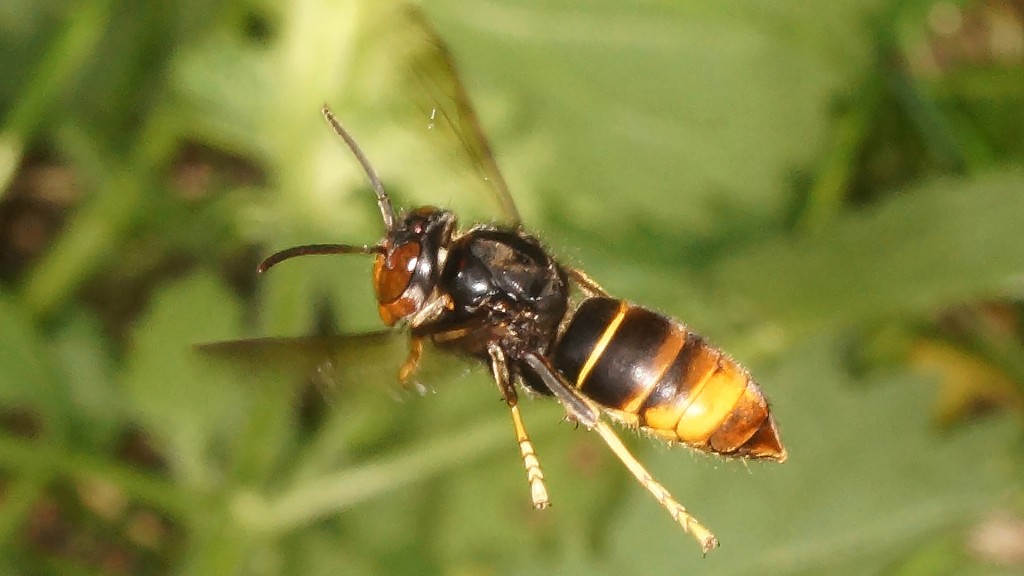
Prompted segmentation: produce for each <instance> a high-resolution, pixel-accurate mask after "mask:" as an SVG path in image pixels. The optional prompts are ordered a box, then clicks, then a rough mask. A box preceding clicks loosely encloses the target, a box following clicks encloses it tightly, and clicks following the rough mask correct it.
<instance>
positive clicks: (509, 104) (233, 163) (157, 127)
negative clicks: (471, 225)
mask: <svg viewBox="0 0 1024 576" xmlns="http://www.w3.org/2000/svg"><path fill="white" fill-rule="evenodd" d="M422 10H423V13H424V14H425V19H424V20H423V22H429V23H430V25H431V26H433V27H435V28H436V30H437V32H438V34H439V36H440V38H441V39H442V40H443V42H445V43H446V44H447V46H448V47H449V49H450V50H451V53H452V55H453V57H454V60H455V61H456V63H457V64H458V66H459V72H460V74H461V78H462V81H463V82H464V83H465V85H466V87H467V90H468V93H469V95H470V97H471V99H472V100H473V102H474V104H475V105H476V108H477V111H478V112H479V116H480V119H481V123H482V126H483V130H484V132H486V133H487V134H488V135H489V136H490V139H491V142H492V143H493V145H494V148H495V150H496V152H497V159H498V163H499V164H500V165H501V166H502V168H503V171H504V172H505V176H506V178H507V179H508V180H509V182H510V185H511V188H512V191H513V195H514V198H515V200H516V202H517V203H518V206H519V209H520V210H521V212H522V213H523V216H524V220H525V221H526V223H527V225H528V227H529V228H530V229H531V230H534V231H536V233H537V234H538V235H539V236H540V237H541V238H543V239H544V241H545V242H546V243H547V244H548V245H549V246H550V247H551V249H552V251H553V252H554V253H555V254H558V255H559V257H560V258H561V259H562V260H563V261H564V262H567V263H571V264H573V265H578V266H581V267H583V268H584V269H586V270H587V271H589V272H590V273H591V275H592V276H593V277H594V278H595V279H597V280H598V281H599V282H601V283H603V284H604V286H605V287H606V288H607V289H609V290H610V291H612V292H613V293H614V294H617V295H620V296H622V297H625V298H628V299H630V300H633V301H636V302H641V303H644V304H646V305H649V306H651V307H653V308H655V309H658V310H661V311H664V312H666V313H669V314H671V315H673V316H676V317H678V318H681V319H684V320H685V321H686V322H687V323H688V324H689V325H690V326H691V327H692V328H694V329H695V330H697V331H699V332H701V333H702V334H704V335H705V336H707V337H708V338H709V339H710V340H712V341H713V342H716V343H717V344H718V345H720V346H721V347H722V348H723V349H725V350H728V351H729V352H730V353H731V354H732V355H733V356H734V357H735V358H737V359H738V360H740V361H741V362H743V363H744V364H745V365H746V366H747V367H748V368H749V369H750V370H751V371H752V372H753V373H754V374H755V376H756V378H757V379H758V381H759V382H760V383H761V385H762V387H763V388H764V390H765V392H766V394H767V395H768V396H769V398H770V399H771V401H772V402H773V407H774V411H775V414H776V419H777V421H778V422H779V427H780V430H781V434H782V438H783V440H784V441H785V443H786V445H787V448H788V450H789V455H790V458H789V461H788V462H786V463H785V464H784V465H770V464H764V465H762V464H750V465H744V464H743V463H738V462H727V461H722V460H719V459H714V458H707V457H703V456H700V455H693V454H691V453H689V452H688V451H687V450H684V449H681V448H668V447H665V446H663V445H660V444H657V443H655V442H652V441H649V440H646V439H645V438H641V437H639V436H637V435H636V434H633V433H630V432H626V433H625V434H624V436H625V439H626V441H627V442H628V443H629V444H630V445H631V446H633V447H634V448H635V450H636V452H637V453H638V455H640V456H641V457H642V458H643V459H644V461H645V462H646V463H647V464H648V465H649V467H650V468H651V470H652V472H653V473H654V474H655V475H656V476H657V477H658V478H659V479H660V480H661V481H662V482H663V483H664V484H665V485H666V486H667V487H668V488H669V489H670V490H672V491H673V492H674V493H675V494H676V496H677V497H679V499H680V500H682V501H683V502H684V503H685V504H687V505H688V507H689V508H690V510H691V511H692V512H693V513H694V514H696V515H697V516H698V517H699V518H700V519H701V520H702V521H704V523H706V524H707V525H708V526H709V527H710V528H711V529H712V530H713V531H715V533H716V534H717V535H718V537H719V539H720V540H721V542H722V546H721V548H720V549H718V550H715V551H713V552H712V553H710V554H709V555H708V556H707V558H704V559H702V558H701V556H700V553H699V549H698V547H697V546H696V545H695V544H694V543H693V542H692V541H691V539H690V538H689V537H688V536H687V535H685V534H683V533H682V532H681V531H680V530H679V529H678V527H677V526H675V525H674V524H673V523H672V521H671V520H670V519H669V518H668V517H667V515H666V514H665V513H664V511H663V510H662V509H661V508H660V507H659V506H658V505H657V504H656V503H655V502H654V501H653V500H652V499H651V498H650V497H649V496H648V495H647V494H646V493H645V492H644V491H643V490H642V489H640V488H639V487H638V486H636V485H635V483H634V482H633V480H632V478H631V477H629V476H628V474H627V473H626V472H625V471H624V470H623V469H622V468H621V466H620V465H619V463H618V462H617V461H616V460H615V459H614V458H613V457H612V456H611V455H610V454H608V453H607V451H606V450H605V449H604V446H603V445H602V444H601V443H600V440H599V439H598V438H597V437H596V436H595V435H592V434H588V433H587V432H586V431H585V430H582V429H579V430H576V429H574V428H573V426H571V425H569V424H566V423H564V422H562V421H561V418H562V415H563V414H564V412H563V411H562V410H561V408H560V407H559V406H558V405H557V404H555V403H554V402H550V401H536V402H531V401H527V402H525V403H524V407H523V410H524V416H525V418H526V420H527V425H528V426H529V428H530V430H531V432H532V434H533V439H534V443H535V445H536V446H537V450H538V453H539V456H540V458H541V462H542V464H543V466H544V470H545V473H546V477H547V479H548V487H549V490H550V492H551V496H552V500H553V502H554V506H553V508H552V509H551V510H548V511H545V512H535V511H533V510H532V509H531V508H530V506H529V497H528V491H527V485H526V482H525V478H524V474H523V471H522V467H521V462H520V460H519V456H518V451H517V449H516V446H515V443H514V439H513V436H512V431H511V426H510V425H509V422H508V414H507V410H506V409H505V408H504V406H503V405H502V404H501V402H500V401H499V395H498V394H497V391H496V390H495V389H494V388H493V384H491V383H489V382H488V379H487V377H486V374H483V373H482V372H481V371H480V370H470V369H469V368H460V367H459V366H456V367H455V369H454V372H453V371H451V370H450V369H449V368H450V367H441V366H439V367H438V368H437V370H436V371H435V372H434V374H435V375H436V376H435V377H434V378H433V379H430V378H428V377H429V376H430V372H429V371H428V373H427V374H426V375H425V376H424V380H425V382H424V383H425V384H427V389H428V392H427V393H426V394H425V395H423V397H419V395H417V394H415V393H410V392H407V391H403V390H401V389H400V388H398V387H397V385H396V384H395V378H394V374H395V370H396V368H397V366H398V364H399V363H400V362H401V360H402V354H403V351H402V349H401V346H398V347H397V348H398V349H397V350H390V351H383V352H382V351H371V350H353V351H349V353H348V354H347V355H345V356H344V357H339V358H336V359H335V360H336V361H335V362H333V363H331V364H320V365H311V364H308V363H306V360H305V358H304V357H303V355H302V354H296V355H292V356H289V355H288V354H282V355H281V357H276V356H275V357H270V356H269V355H267V354H261V353H251V354H249V356H248V357H244V356H245V355H244V354H243V355H240V356H243V357H240V358H236V359H235V360H236V361H232V359H230V358H229V359H228V361H226V362H225V361H222V360H223V358H214V359H212V360H211V358H209V357H208V355H202V354H197V353H196V351H195V349H194V348H193V345H195V344H197V343H203V342H213V341H220V340H227V339H232V338H239V337H254V336H297V335H303V334H309V333H313V332H317V331H320V332H323V331H325V330H327V331H338V332H347V331H365V330H371V329H375V328H377V327H379V321H378V320H377V319H376V312H375V309H374V305H373V297H372V293H371V290H370V282H369V263H368V261H366V260H365V259H363V258H359V257H348V258H345V257H337V258H331V259H323V258H319V259H318V258H309V259H303V260H297V261H295V262H289V263H288V264H287V265H283V266H281V267H279V268H275V269H274V271H273V273H270V274H267V275H266V276H265V277H263V278H260V279H259V281H258V282H257V278H256V277H255V274H254V272H253V270H254V267H255V265H256V263H257V262H258V261H259V260H260V259H261V257H263V256H265V255H267V254H269V253H270V252H271V251H274V250H277V249H281V248H284V247H287V246H291V245H294V244H297V243H305V242H351V243H372V242H375V241H376V240H377V238H378V237H379V235H380V234H381V230H382V226H381V224H380V221H379V215H378V214H377V213H376V206H375V205H374V203H373V200H372V197H371V196H370V193H369V191H368V187H367V185H366V184H365V179H364V177H363V175H362V174H361V173H360V171H359V170H358V166H357V165H356V163H355V162H354V160H353V159H352V158H351V155H350V154H349V153H348V151H347V150H346V149H345V148H344V147H343V146H342V145H341V144H340V143H339V142H338V141H337V140H336V138H335V137H334V136H333V134H331V133H330V130H329V129H328V128H327V127H326V125H325V124H324V123H323V121H322V119H321V118H320V115H319V107H320V105H321V104H322V103H324V102H328V103H330V104H331V105H332V106H333V107H334V108H335V112H336V113H337V114H338V116H339V117H340V118H341V119H342V120H343V121H344V122H345V123H346V125H347V126H348V127H349V128H350V129H351V130H352V131H353V132H354V133H355V135H356V137H357V138H358V139H359V141H360V142H361V144H362V146H363V147H364V149H365V150H366V152H367V154H368V155H369V157H370V159H371V160H372V161H373V162H374V164H375V165H376V167H377V169H378V170H379V171H380V172H381V174H382V175H383V177H384V180H385V183H386V184H387V185H388V186H389V187H390V189H391V191H392V194H393V195H394V196H395V198H396V202H397V203H398V204H399V205H416V204H420V203H433V204H439V205H443V206H446V207H450V208H452V209H453V210H456V211H457V212H458V213H459V214H460V215H461V217H462V218H463V222H464V223H468V222H474V221H487V220H489V219H495V218H497V217H498V216H499V215H498V214H497V212H496V210H495V204H494V198H493V194H492V193H490V192H489V191H488V190H489V188H488V186H486V183H483V182H482V178H481V177H480V175H479V173H477V172H476V171H475V170H474V169H473V166H472V165H471V163H469V162H467V161H466V155H465V154H463V153H461V152H460V143H459V142H458V141H456V140H454V139H452V138H451V133H450V132H446V131H445V130H444V128H445V126H442V125H440V124H437V125H435V123H433V122H432V121H431V120H430V113H431V112H432V111H435V110H436V109H435V108H432V107H431V104H430V102H431V101H432V100H433V101H436V102H437V103H438V104H437V105H438V106H442V107H443V106H444V105H445V104H444V99H445V98H447V97H450V96H452V91H451V87H452V85H451V84H450V78H446V77H445V76H444V73H445V71H444V70H443V67H438V66H437V65H436V64H437V62H436V60H434V59H432V57H431V54H433V53H436V51H437V50H439V49H440V48H439V46H438V45H432V44H431V40H430V38H429V36H426V35H425V32H424V28H423V27H422V24H423V22H420V21H419V19H418V18H417V17H415V16H414V15H413V13H410V12H409V11H408V10H407V9H406V8H404V7H402V6H398V5H392V4H388V3H378V2H371V1H366V2H348V1H344V0H299V1H296V2H283V1H275V0H260V1H249V2H246V1H223V2H201V1H197V0H181V1H179V2H160V1H157V0H149V1H146V0H139V1H136V2H113V1H109V0H89V1H82V2H69V1H59V0H6V1H5V2H4V3H3V6H2V7H0V30H2V33H0V56H2V57H0V572H2V573H9V574H95V575H100V574H103V575H106V574H209V575H217V574H307V575H318V574H325V575H326V574H385V573H386V574H446V575H449V574H450V575H459V576H463V575H491V574H527V573H559V574H586V575H588V576H594V575H599V574H608V575H612V574H615V575H618V574H624V573H626V574H631V573H644V574H670V573H671V574H677V573H687V574H695V573H707V574H753V573H757V574H891V575H908V576H909V575H920V574H958V575H959V574H1022V573H1024V443H1022V431H1024V426H1022V424H1024V420H1022V406H1024V344H1022V341H1024V340H1022V335H1024V327H1022V321H1024V306H1022V297H1024V232H1022V225H1024V168H1022V158H1024V138H1022V136H1021V135H1022V134H1024V4H1022V3H1021V2H1008V1H1007V2H998V1H991V2H981V1H975V2H932V1H914V0H911V1H904V2H895V1H888V2H887V1H883V0H877V1H858V2H854V1H843V0H839V1H834V2H827V3H825V2H821V3H779V2H767V1H735V2H716V1H704V0H700V1H691V2H686V3H680V5H675V4H674V3H670V2H665V3H655V2H647V3H638V4H636V5H631V4H628V3H621V2H616V1H611V0H602V1H596V2H595V1H590V0H586V1H585V0H563V1H547V2H535V3H534V2H521V1H516V0H453V1H450V2H442V1H440V0H427V1H425V2H424V3H423V6H422ZM424 50H425V51H424ZM431 50H433V51H434V52H431ZM432 88H433V90H432ZM440 109H442V110H443V109H444V108H440ZM310 370H312V375H310ZM303 383H305V386H304V385H303Z"/></svg>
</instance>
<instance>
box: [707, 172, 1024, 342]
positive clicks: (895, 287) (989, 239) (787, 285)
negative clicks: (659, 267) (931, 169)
mask: <svg viewBox="0 0 1024 576" xmlns="http://www.w3.org/2000/svg"><path fill="white" fill-rule="evenodd" d="M1022 189H1024V173H1022V172H1019V171H1007V172H1003V173H993V174H989V175H987V176H984V177H978V178H970V179H968V178H962V179H955V178H949V179H942V180H937V181H934V182H931V183H928V184H924V185H921V186H919V187H918V188H917V189H916V190H911V191H908V192H906V193H904V194H901V195H898V196H895V197H893V198H892V199H891V200H888V201H885V202H883V203H881V204H880V205H878V206H874V207H870V208H868V209H865V210H863V211H861V212H859V213H858V212H852V211H851V212H848V213H847V215H846V216H845V217H844V218H842V219H841V220H840V221H838V222H836V224H835V225H834V226H832V227H830V228H829V230H828V231H827V232H825V233H822V234H821V235H815V236H808V237H805V238H797V239H789V238H777V239H775V240H773V241H770V242H765V243H762V244H761V245H758V246H754V247H751V248H749V249H748V250H745V251H743V252H740V253H738V254H736V255H735V256H732V257H729V258H726V259H725V260H723V261H722V262H721V263H720V264H719V265H717V266H716V267H715V270H714V271H713V276H712V284H711V289H712V291H714V292H716V293H718V294H720V295H721V296H722V298H723V300H724V302H725V303H726V304H727V305H728V306H726V308H732V309H733V310H734V311H735V312H736V313H739V314H750V315H752V316H753V317H755V318H765V319H771V321H772V322H773V323H775V324H777V325H779V326H781V327H784V328H787V329H810V328H821V327H826V326H829V325H835V324H843V323H850V322H855V321H859V320H864V319H871V318H874V319H878V318H880V317H884V316H885V315H888V314H895V313H898V312H902V313H907V312H912V313H928V312H931V311H933V310H936V309H939V308H941V307H944V306H950V305H953V304H957V303H959V302H963V301H966V300H968V299H971V298H979V297H980V298H985V297H989V296H993V295H997V294H1000V293H1002V292H1004V291H1006V290H1007V289H1008V288H1009V287H1010V286H1011V282H1012V279H1013V278H1015V277H1017V276H1019V275H1020V274H1021V273H1022V272H1024V251H1022V250H1021V249H1020V247H1021V244H1020V240H1019V238H1020V222H1021V218H1022V217H1024V194H1021V193H1020V191H1021V190H1022ZM797 303H798V305H797Z"/></svg>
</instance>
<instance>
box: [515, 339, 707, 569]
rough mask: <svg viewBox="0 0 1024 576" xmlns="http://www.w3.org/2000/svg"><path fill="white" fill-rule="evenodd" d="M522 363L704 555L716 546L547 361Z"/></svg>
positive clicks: (534, 356)
mask: <svg viewBox="0 0 1024 576" xmlns="http://www.w3.org/2000/svg"><path fill="white" fill-rule="evenodd" d="M523 362H524V363H525V364H526V366H527V367H529V368H530V369H531V370H533V372H534V373H535V374H536V375H537V376H538V377H540V379H541V380H542V381H543V382H544V384H545V385H546V386H547V387H548V388H549V389H550V390H551V392H552V393H554V395H555V396H557V397H558V399H559V401H561V402H562V405H563V406H565V409H566V411H568V412H569V415H570V416H572V417H573V418H575V419H576V420H577V421H578V422H579V423H581V424H583V425H584V426H586V427H587V428H590V429H592V430H595V431H596V432H597V433H598V434H599V435H600V436H601V439H602V440H604V443H605V444H607V445H608V448H610V449H611V451H612V453H614V454H615V456H617V457H618V458H619V460H621V461H622V463H623V464H624V465H625V466H626V469H627V470H629V471H630V473H632V474H633V476H634V477H635V478H636V479H637V481H638V482H640V485H641V486H643V487H644V488H646V489H647V491H648V492H650V493H651V495H652V496H654V499H655V500H657V501H658V503H659V504H661V505H662V506H663V507H664V508H665V509H666V510H668V513H669V515H670V516H672V519H673V520H675V521H676V522H678V523H679V525H680V526H682V527H683V530H686V531H687V532H689V533H690V534H691V535H693V537H694V538H695V539H696V540H697V542H698V543H699V544H700V546H701V549H702V550H703V551H704V553H705V554H707V553H708V552H709V551H710V550H712V549H713V548H716V547H717V546H718V539H717V538H715V535H714V534H712V533H711V531H710V530H708V529H707V528H706V527H704V525H703V524H701V523H700V522H699V521H698V520H697V519H696V518H694V517H693V516H691V515H690V513H689V512H687V511H686V507H685V506H683V505H682V504H680V503H679V502H678V501H677V500H676V499H675V498H673V497H672V494H670V493H669V491H668V490H666V489H665V487H664V486H662V485H661V484H659V483H658V481H657V480H655V479H654V477H653V476H651V473H650V472H648V471H647V469H646V468H644V465H643V464H641V463H640V461H639V460H637V459H636V457H635V456H633V454H632V453H631V452H630V451H629V448H626V445H625V444H623V443H622V440H620V439H619V436H618V435H617V434H616V433H615V431H614V430H612V428H611V427H610V426H608V424H607V423H605V422H604V421H603V420H601V418H600V412H599V411H598V409H597V408H596V407H594V405H593V404H592V403H591V402H590V401H589V400H587V399H586V398H585V397H583V396H582V395H580V393H579V392H578V391H577V390H576V389H575V388H573V387H572V386H569V385H567V384H566V383H565V382H564V381H563V380H562V377H561V376H559V375H558V372H556V371H555V369H554V367H553V366H551V363H550V362H549V361H548V360H547V359H546V358H544V357H542V356H539V355H537V354H527V355H526V357H525V358H523Z"/></svg>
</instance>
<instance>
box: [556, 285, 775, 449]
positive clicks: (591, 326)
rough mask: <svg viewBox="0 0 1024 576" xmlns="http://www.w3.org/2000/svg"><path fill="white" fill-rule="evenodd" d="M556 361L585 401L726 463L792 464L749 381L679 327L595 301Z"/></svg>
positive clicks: (575, 322)
mask: <svg viewBox="0 0 1024 576" xmlns="http://www.w3.org/2000/svg"><path fill="white" fill-rule="evenodd" d="M552 357H553V362H554V365H555V367H556V368H557V369H558V370H559V371H560V372H561V373H562V374H563V375H564V376H565V377H566V379H567V380H568V381H569V382H571V383H572V384H573V385H575V386H576V388H577V389H578V390H579V391H580V392H581V393H582V394H583V395H585V396H586V397H588V398H590V399H591V400H593V401H594V402H596V403H598V404H600V405H601V406H603V407H604V408H606V409H608V410H609V411H611V412H612V413H615V412H617V413H619V415H620V417H621V418H622V419H623V420H625V421H627V422H629V423H633V424H636V425H638V426H640V427H641V428H643V429H645V430H646V431H648V432H650V433H652V434H654V435H655V436H658V437H660V438H663V439H665V440H668V441H670V442H682V443H684V444H687V445H688V446H690V447H692V448H695V449H697V450H701V451H704V452H711V453H714V454H720V455H723V456H737V457H746V458H766V459H772V460H778V461H782V460H785V458H786V451H785V449H784V448H783V447H782V444H781V442H780V441H779V437H778V431H777V429H776V427H775V421H774V419H773V418H772V416H771V412H770V410H769V407H768V403H767V401H766V400H765V399H764V395H762V394H761V388H760V387H759V386H758V385H757V384H756V383H755V382H754V381H753V379H751V377H750V374H748V373H747V371H746V370H745V369H744V368H743V367H742V366H740V365H739V364H737V363H736V362H735V361H733V360H732V359H731V358H729V357H728V356H726V355H725V354H724V353H722V351H721V350H719V349H717V348H715V347H714V346H711V345H710V344H708V343H707V342H706V341H705V340H704V339H703V338H702V337H700V336H699V335H697V334H695V333H693V332H690V331H689V330H688V329H687V328H686V326H684V325H683V324H682V323H680V322H678V321H676V320H673V319H671V318H668V317H666V316H663V315H661V314H658V313H655V312H652V311H650V310H647V309H646V308H642V307H640V306H635V305H633V304H630V303H628V302H626V301H624V300H616V299H613V298H590V299H588V300H585V301H584V302H583V303H581V304H580V306H579V308H577V310H576V311H575V313H574V314H573V318H572V320H571V321H570V323H569V325H568V327H567V328H566V329H565V331H564V333H563V334H562V335H561V337H560V338H559V340H558V343H557V344H556V345H555V349H554V353H553V354H552Z"/></svg>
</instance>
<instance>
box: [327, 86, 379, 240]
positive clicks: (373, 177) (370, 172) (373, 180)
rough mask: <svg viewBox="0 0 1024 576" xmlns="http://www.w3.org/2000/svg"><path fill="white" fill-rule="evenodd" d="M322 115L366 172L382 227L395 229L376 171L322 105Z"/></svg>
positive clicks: (354, 142) (350, 137) (345, 131)
mask: <svg viewBox="0 0 1024 576" xmlns="http://www.w3.org/2000/svg"><path fill="white" fill-rule="evenodd" d="M320 112H322V113H323V115H324V118H325V119H326V120H327V123H328V124H330V125H331V128H333V129H334V132H335V134H337V135H338V136H341V139H342V140H344V141H345V144H347V145H348V149H349V150H351V151H352V154H353V155H354V156H355V157H356V160H359V164H360V165H362V167H363V171H364V172H366V176H367V178H369V179H370V186H372V187H373V191H374V192H376V193H377V205H378V206H379V207H380V215H381V216H382V217H383V218H384V227H385V228H387V229H388V231H389V232H390V231H391V230H394V229H395V209H394V208H392V207H391V198H389V197H388V193H387V191H386V190H384V184H382V183H381V181H380V176H378V175H377V171H376V170H374V169H373V165H371V164H370V161H369V160H368V159H367V158H366V155H365V154H363V151H362V150H361V149H360V148H359V144H356V140H355V138H353V137H352V135H351V134H349V133H348V130H345V129H344V128H343V127H342V126H341V123H340V122H338V119H337V118H335V117H334V113H333V112H331V109H330V108H328V107H327V104H324V107H323V108H321V109H320Z"/></svg>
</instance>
